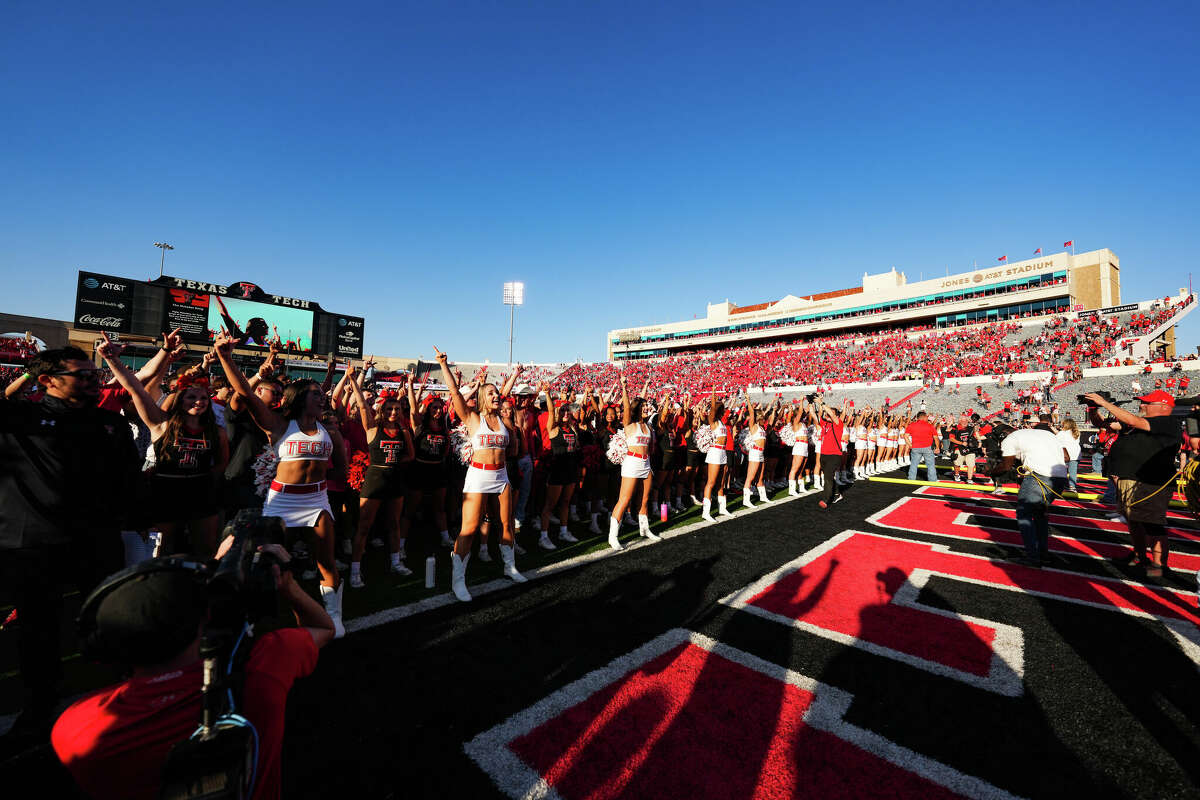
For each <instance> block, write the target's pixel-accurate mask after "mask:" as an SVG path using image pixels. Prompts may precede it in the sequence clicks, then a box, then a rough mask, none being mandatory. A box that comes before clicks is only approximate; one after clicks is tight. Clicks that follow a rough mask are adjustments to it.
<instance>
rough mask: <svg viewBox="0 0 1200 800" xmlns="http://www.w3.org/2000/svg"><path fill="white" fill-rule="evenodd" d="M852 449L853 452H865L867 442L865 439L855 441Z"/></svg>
mask: <svg viewBox="0 0 1200 800" xmlns="http://www.w3.org/2000/svg"><path fill="white" fill-rule="evenodd" d="M854 449H855V450H866V449H867V440H866V439H856V440H855V441H854Z"/></svg>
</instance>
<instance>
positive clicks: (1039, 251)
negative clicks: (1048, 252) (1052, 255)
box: [1033, 247, 1042, 256]
mask: <svg viewBox="0 0 1200 800" xmlns="http://www.w3.org/2000/svg"><path fill="white" fill-rule="evenodd" d="M1033 254H1034V255H1035V256H1040V255H1041V254H1042V248H1040V247H1039V248H1038V249H1037V250H1034V251H1033Z"/></svg>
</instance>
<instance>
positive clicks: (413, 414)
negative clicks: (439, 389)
mask: <svg viewBox="0 0 1200 800" xmlns="http://www.w3.org/2000/svg"><path fill="white" fill-rule="evenodd" d="M416 377H417V376H416V375H414V374H413V373H411V372H410V373H408V375H407V376H405V379H404V391H405V392H406V393H407V394H408V427H409V430H414V431H415V430H416V429H417V425H418V423H420V421H421V415H420V414H419V413H418V412H417V401H418V400H420V399H421V394H424V393H425V387H424V386H422V387H421V393H420V394H418V393H417V392H416V391H414V390H413V379H414V378H416Z"/></svg>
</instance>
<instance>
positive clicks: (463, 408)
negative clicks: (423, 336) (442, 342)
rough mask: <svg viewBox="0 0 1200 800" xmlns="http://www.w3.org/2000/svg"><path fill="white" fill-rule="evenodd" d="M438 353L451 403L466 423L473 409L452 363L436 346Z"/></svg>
mask: <svg viewBox="0 0 1200 800" xmlns="http://www.w3.org/2000/svg"><path fill="white" fill-rule="evenodd" d="M433 352H434V353H435V354H436V356H435V357H436V358H437V362H438V366H439V367H441V368H442V377H443V378H445V379H446V388H447V389H448V390H449V391H450V403H451V404H452V405H453V406H454V413H455V414H457V415H458V418H459V419H461V420H462V421H463V424H464V425H465V424H466V423H467V418H468V417H470V415H471V409H469V408H467V403H466V401H465V400H464V399H463V396H462V392H461V391H459V388H458V379H457V378H456V377H455V376H454V373H452V372H451V371H450V365H449V364H448V363H447V360H446V354H445V353H443V352H442V351H441V350H438V349H437V348H436V347H434V348H433Z"/></svg>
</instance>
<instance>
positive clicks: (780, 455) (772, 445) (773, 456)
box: [763, 399, 789, 492]
mask: <svg viewBox="0 0 1200 800" xmlns="http://www.w3.org/2000/svg"><path fill="white" fill-rule="evenodd" d="M786 424H787V423H786V422H783V421H781V420H780V419H779V400H778V399H776V401H775V406H774V408H772V409H771V424H770V425H768V426H767V460H766V464H765V466H764V470H763V472H764V473H765V476H764V477H765V478H766V481H767V490H768V491H772V492H773V491H775V490H776V489H781V488H783V486H784V485H786V484H781V483H780V482H779V481H777V480H776V477H777V476H778V474H779V462H780V461H782V460H783V459H785V458H788V456H789V454H788V450H787V447H786V446H785V445H784V444H783V441H782V440H781V439H780V438H779V430H780V428H781V427H783V426H784V425H786Z"/></svg>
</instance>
